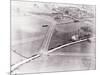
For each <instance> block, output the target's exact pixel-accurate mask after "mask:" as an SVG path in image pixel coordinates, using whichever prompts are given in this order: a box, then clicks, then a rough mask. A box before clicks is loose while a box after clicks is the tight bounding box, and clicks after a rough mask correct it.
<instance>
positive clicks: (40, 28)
mask: <svg viewBox="0 0 100 75" xmlns="http://www.w3.org/2000/svg"><path fill="white" fill-rule="evenodd" d="M10 15H11V26H10V30H11V40H10V41H11V48H10V52H11V53H10V56H11V59H10V60H11V64H10V67H11V70H10V72H11V75H24V74H34V73H50V72H69V71H84V70H95V69H96V6H95V5H88V4H71V3H56V2H42V1H41V2H40V1H28V0H11V14H10Z"/></svg>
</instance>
